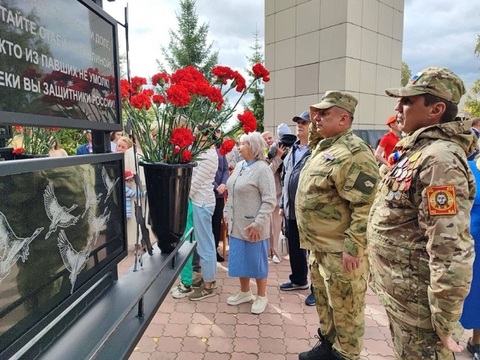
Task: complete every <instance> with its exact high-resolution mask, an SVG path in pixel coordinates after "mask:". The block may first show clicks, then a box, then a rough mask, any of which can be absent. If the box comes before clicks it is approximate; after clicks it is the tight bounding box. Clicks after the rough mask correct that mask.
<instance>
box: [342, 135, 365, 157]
mask: <svg viewBox="0 0 480 360" xmlns="http://www.w3.org/2000/svg"><path fill="white" fill-rule="evenodd" d="M362 142H364V141H363V140H362V139H361V138H359V137H356V136H354V134H351V135H349V136H347V137H346V139H345V145H346V146H347V148H348V150H350V152H351V153H352V154H355V153H357V152H359V151H362V150H365V149H364V148H363V147H362Z"/></svg>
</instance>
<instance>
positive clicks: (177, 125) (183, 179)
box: [121, 64, 269, 253]
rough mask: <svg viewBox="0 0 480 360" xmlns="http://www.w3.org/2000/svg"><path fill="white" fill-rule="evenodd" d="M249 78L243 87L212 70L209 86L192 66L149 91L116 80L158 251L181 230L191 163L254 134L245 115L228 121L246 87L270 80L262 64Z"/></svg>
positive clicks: (162, 76) (230, 74)
mask: <svg viewBox="0 0 480 360" xmlns="http://www.w3.org/2000/svg"><path fill="white" fill-rule="evenodd" d="M252 73H253V74H254V78H253V80H252V82H251V83H250V84H249V85H248V86H247V84H246V81H245V79H244V78H243V76H242V75H241V74H240V73H239V72H238V71H234V70H232V69H230V68H229V67H226V66H216V67H214V68H213V69H212V73H211V77H212V79H213V80H212V81H209V80H207V78H206V77H205V76H204V75H203V74H202V73H201V72H200V71H198V70H197V69H195V68H194V67H192V66H189V67H186V68H181V69H178V70H177V71H175V72H174V73H172V74H170V75H169V74H167V73H164V72H162V73H158V74H155V75H153V76H152V78H151V83H152V87H150V88H146V86H145V85H146V84H147V80H146V79H145V78H141V77H134V78H132V80H131V82H128V81H126V80H122V81H121V92H122V93H121V96H122V103H123V110H124V111H125V115H126V118H127V124H130V126H131V128H132V133H133V135H134V138H135V142H136V144H137V146H138V148H139V154H140V157H141V163H140V164H141V165H142V166H143V169H144V173H145V180H146V185H147V199H148V204H149V209H150V223H151V227H152V230H153V233H154V234H155V236H156V237H157V240H158V243H157V244H158V246H159V247H160V249H161V250H162V252H166V253H169V252H172V251H173V250H174V249H175V247H176V246H177V245H178V243H179V242H180V239H181V237H182V234H183V232H184V230H185V223H186V218H187V204H188V194H189V191H190V181H191V176H192V170H193V166H195V160H197V159H198V158H199V157H200V155H201V153H202V152H204V151H206V150H208V149H209V148H211V147H212V146H217V147H219V148H220V149H219V152H220V154H226V153H228V152H230V151H231V150H232V149H233V147H234V146H235V141H234V140H233V139H231V138H232V137H234V136H236V135H238V134H239V133H240V132H241V131H243V132H245V133H249V132H252V131H255V130H256V127H257V122H256V119H255V117H254V115H253V113H252V112H250V111H244V112H243V113H241V114H238V115H237V120H238V121H235V122H234V123H230V121H229V120H230V118H231V117H232V115H233V114H234V113H235V110H236V108H237V105H238V104H239V103H240V101H241V99H242V98H243V97H244V96H245V95H246V94H247V93H248V91H249V89H250V87H251V86H252V85H253V84H255V83H256V82H257V81H261V80H263V81H269V72H268V70H266V69H265V68H264V67H263V65H261V64H256V65H254V66H253V69H252ZM235 91H236V92H238V93H239V95H238V98H237V100H236V102H235V104H234V105H233V106H231V107H228V106H225V98H226V96H227V94H228V93H230V92H235Z"/></svg>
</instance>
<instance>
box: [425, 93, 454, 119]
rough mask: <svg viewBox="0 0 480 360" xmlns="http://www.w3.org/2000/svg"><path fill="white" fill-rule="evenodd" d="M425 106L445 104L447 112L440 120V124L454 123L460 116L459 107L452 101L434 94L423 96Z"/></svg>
mask: <svg viewBox="0 0 480 360" xmlns="http://www.w3.org/2000/svg"><path fill="white" fill-rule="evenodd" d="M423 99H424V102H423V103H424V105H425V106H428V105H432V104H435V103H438V102H441V103H444V104H445V112H444V113H443V115H442V117H441V118H440V124H443V123H447V122H450V121H454V120H455V118H456V117H457V114H458V106H457V104H454V103H453V102H451V101H448V100H445V99H443V98H441V97H438V96H435V95H432V94H423Z"/></svg>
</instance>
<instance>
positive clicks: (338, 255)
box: [295, 91, 379, 360]
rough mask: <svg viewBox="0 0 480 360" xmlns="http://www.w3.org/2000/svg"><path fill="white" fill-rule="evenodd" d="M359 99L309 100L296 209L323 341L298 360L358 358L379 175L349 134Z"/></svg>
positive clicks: (366, 150)
mask: <svg viewBox="0 0 480 360" xmlns="http://www.w3.org/2000/svg"><path fill="white" fill-rule="evenodd" d="M356 105H357V100H356V99H355V98H354V97H353V96H352V95H350V94H347V93H344V92H339V91H328V92H326V93H325V96H324V97H323V99H322V101H321V102H320V103H319V104H316V105H312V106H311V107H310V118H311V119H312V121H313V122H314V123H312V124H311V125H310V137H309V145H310V147H311V149H312V155H311V158H310V160H309V161H308V162H307V163H306V164H305V167H304V168H303V170H302V172H301V174H300V180H299V184H298V190H297V198H296V204H295V211H296V214H297V223H298V229H299V233H300V244H301V247H302V248H305V249H308V250H310V251H311V256H310V265H311V279H312V283H313V285H314V288H315V298H316V301H317V303H316V306H317V312H318V316H319V319H320V329H319V331H318V334H319V337H320V339H321V341H320V342H319V343H318V344H317V345H316V346H315V347H314V348H313V349H312V350H310V351H306V352H303V353H301V354H300V356H299V359H300V360H314V359H315V360H316V359H322V360H329V359H359V358H360V352H361V351H362V349H363V334H364V327H365V326H364V325H365V324H364V318H365V317H364V309H365V292H366V289H367V277H368V262H367V254H366V245H367V244H366V236H365V230H366V226H367V217H368V213H369V211H370V206H371V204H372V201H373V198H374V196H375V188H376V184H377V182H378V177H379V174H378V167H377V163H376V161H375V158H374V156H373V152H372V151H371V149H370V147H369V146H368V145H367V144H366V143H365V142H364V141H363V140H361V139H360V138H359V137H357V136H355V135H354V134H353V133H352V130H351V126H352V121H353V113H354V111H355V107H356Z"/></svg>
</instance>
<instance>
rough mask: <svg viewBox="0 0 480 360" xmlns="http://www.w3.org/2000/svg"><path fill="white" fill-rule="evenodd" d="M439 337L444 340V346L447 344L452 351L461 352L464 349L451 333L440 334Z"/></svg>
mask: <svg viewBox="0 0 480 360" xmlns="http://www.w3.org/2000/svg"><path fill="white" fill-rule="evenodd" d="M438 337H439V338H440V340H442V343H443V346H445V347H446V348H447V350H450V351H452V352H461V351H462V350H463V346H462V345H460V344H457V343H456V342H455V341H454V340H453V339H452V336H451V335H438Z"/></svg>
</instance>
